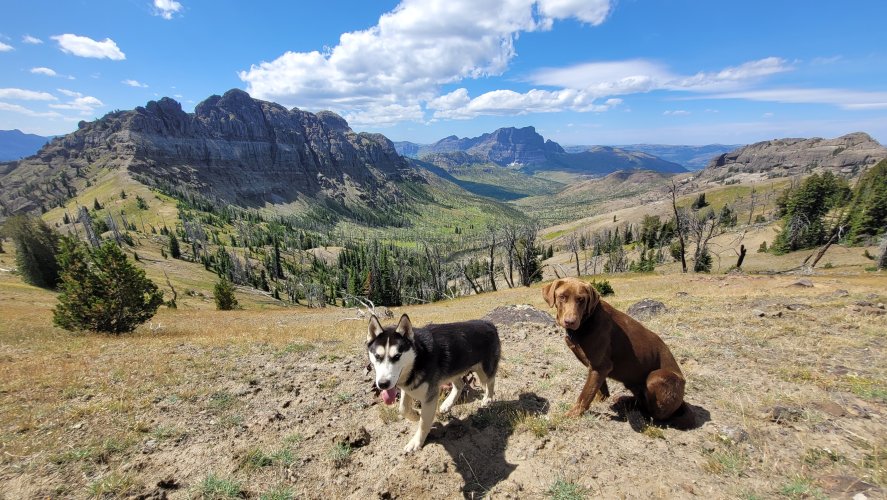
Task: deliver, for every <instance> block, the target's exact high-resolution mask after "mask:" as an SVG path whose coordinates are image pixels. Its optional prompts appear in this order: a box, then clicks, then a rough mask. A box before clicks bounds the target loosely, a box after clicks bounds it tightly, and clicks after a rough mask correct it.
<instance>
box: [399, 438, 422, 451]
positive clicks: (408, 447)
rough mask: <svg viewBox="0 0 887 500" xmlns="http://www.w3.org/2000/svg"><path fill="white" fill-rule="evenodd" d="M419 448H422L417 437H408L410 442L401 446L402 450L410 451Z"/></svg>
mask: <svg viewBox="0 0 887 500" xmlns="http://www.w3.org/2000/svg"><path fill="white" fill-rule="evenodd" d="M420 448H422V441H420V440H419V438H418V437H414V438H413V439H410V442H409V443H407V445H406V446H404V447H403V452H404V453H412V452H414V451H417V450H419V449H420Z"/></svg>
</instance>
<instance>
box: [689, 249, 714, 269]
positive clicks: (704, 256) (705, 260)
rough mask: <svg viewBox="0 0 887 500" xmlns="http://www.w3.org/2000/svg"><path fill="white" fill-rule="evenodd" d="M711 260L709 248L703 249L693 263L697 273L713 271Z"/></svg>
mask: <svg viewBox="0 0 887 500" xmlns="http://www.w3.org/2000/svg"><path fill="white" fill-rule="evenodd" d="M711 261H712V259H711V254H710V253H708V249H703V250H702V252H700V253H699V257H697V258H696V262H695V263H694V264H693V271H695V272H697V273H708V272H711Z"/></svg>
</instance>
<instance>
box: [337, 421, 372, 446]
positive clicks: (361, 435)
mask: <svg viewBox="0 0 887 500" xmlns="http://www.w3.org/2000/svg"><path fill="white" fill-rule="evenodd" d="M333 442H335V443H347V444H348V445H350V446H351V448H361V447H363V446H366V445H368V444H370V433H369V432H368V431H367V430H366V427H364V426H360V427H358V428H357V429H352V430H350V431H348V432H346V433H345V434H336V435H335V436H334V437H333Z"/></svg>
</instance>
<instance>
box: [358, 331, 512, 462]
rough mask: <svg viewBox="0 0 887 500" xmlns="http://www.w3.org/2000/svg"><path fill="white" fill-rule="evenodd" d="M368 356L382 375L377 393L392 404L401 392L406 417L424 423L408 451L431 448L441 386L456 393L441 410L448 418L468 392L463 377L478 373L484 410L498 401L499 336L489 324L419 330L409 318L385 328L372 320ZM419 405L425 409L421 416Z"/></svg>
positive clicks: (420, 425)
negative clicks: (430, 434)
mask: <svg viewBox="0 0 887 500" xmlns="http://www.w3.org/2000/svg"><path fill="white" fill-rule="evenodd" d="M367 353H368V354H369V356H370V363H372V365H373V369H374V370H375V372H376V387H378V388H379V389H380V390H381V391H382V399H383V400H384V401H385V403H386V404H391V403H393V402H394V400H395V398H396V397H397V390H398V389H401V390H402V394H401V398H400V414H401V415H403V416H404V418H407V419H409V420H412V421H414V422H415V421H417V420H418V421H419V428H418V429H417V430H416V434H415V435H414V436H413V438H412V439H410V441H409V443H407V445H406V447H404V451H405V452H407V453H410V452H413V451H416V450H418V449H419V448H421V447H422V444H423V443H424V442H425V438H426V437H427V436H428V431H430V430H431V424H432V423H433V422H434V414H435V410H436V409H437V399H438V395H439V394H440V386H441V384H446V383H448V382H449V383H452V384H453V388H452V390H451V391H450V393H449V394H448V395H447V398H446V400H444V402H443V404H441V406H440V411H441V413H446V412H447V411H449V410H450V408H452V406H453V404H454V403H455V402H456V398H458V397H459V394H460V393H461V392H462V387H463V386H464V383H463V382H462V376H463V375H465V374H466V373H468V372H470V371H473V372H474V373H475V374H476V375H477V378H478V380H479V381H480V383H481V385H482V386H483V388H484V398H483V402H482V404H483V405H484V406H486V405H488V404H489V403H490V401H491V400H492V399H493V386H494V383H495V380H496V378H495V377H496V368H497V367H498V366H499V354H500V346H499V332H498V331H496V327H495V326H493V325H492V324H491V323H488V322H486V321H465V322H461V323H445V324H441V325H428V326H426V327H425V328H413V325H412V323H411V322H410V318H409V317H408V316H407V315H406V314H404V315H403V316H401V317H400V321H399V322H398V323H397V326H396V327H394V326H389V327H382V324H381V323H379V319H378V318H377V317H375V316H373V317H372V318H370V325H369V329H368V333H367ZM413 401H418V402H419V403H420V404H421V406H422V413H421V415H420V414H419V412H417V411H416V410H415V409H414V408H413Z"/></svg>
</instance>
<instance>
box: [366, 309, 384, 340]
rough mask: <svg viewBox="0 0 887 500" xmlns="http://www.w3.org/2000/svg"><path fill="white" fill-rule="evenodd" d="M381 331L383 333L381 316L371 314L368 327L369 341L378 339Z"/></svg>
mask: <svg viewBox="0 0 887 500" xmlns="http://www.w3.org/2000/svg"><path fill="white" fill-rule="evenodd" d="M380 333H382V323H379V318H377V317H376V315H375V314H374V315H372V316H370V326H369V328H367V343H368V344H369V343H370V342H372V341H374V340H376V337H378V336H379V334H380Z"/></svg>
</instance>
